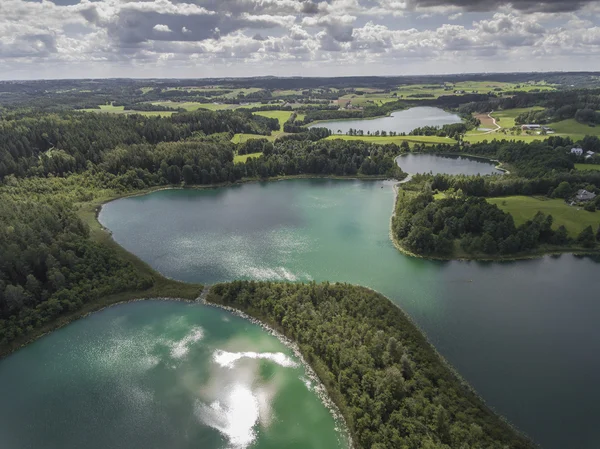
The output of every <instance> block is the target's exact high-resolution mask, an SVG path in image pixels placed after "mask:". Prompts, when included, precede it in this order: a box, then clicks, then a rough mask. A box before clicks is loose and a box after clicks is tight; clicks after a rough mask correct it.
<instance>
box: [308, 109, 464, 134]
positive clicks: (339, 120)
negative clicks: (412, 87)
mask: <svg viewBox="0 0 600 449" xmlns="http://www.w3.org/2000/svg"><path fill="white" fill-rule="evenodd" d="M422 108H429V109H438V110H441V111H443V112H445V113H447V114H453V115H455V116H457V117H458V118H459V120H458V121H456V122H454V123H464V120H463V119H462V118H461V117H460V116H459V115H458V114H457V113H456V111H452V110H451V109H449V108H443V107H438V106H428V105H420V104H415V105H408V106H406V107H405V108H403V109H395V110H393V111H390V112H389V113H387V114H385V115H377V116H372V117H347V118H333V119H324V120H315V121H313V122H310V123H308V124H306V125H304V126H307V127H308V128H309V129H310V128H329V127H328V126H318V125H322V124H323V123H344V122H348V121H365V122H367V121H372V120H377V119H384V118H391V117H393V114H395V113H396V112H408V111H410V110H412V109H422ZM436 126H439V127H440V128H441V126H442V125H436ZM419 127H420V126H416V127H415V128H413V129H412V130H414V129H417V128H419ZM329 129H330V128H329ZM330 130H331V129H330ZM357 130H362V129H361V128H357ZM412 130H410V131H401V132H400V134H401V133H406V135H408V133H409V132H411V131H412ZM378 131H380V130H378ZM332 135H338V136H340V135H345V134H336V133H334V132H333V131H332ZM365 136H367V134H365Z"/></svg>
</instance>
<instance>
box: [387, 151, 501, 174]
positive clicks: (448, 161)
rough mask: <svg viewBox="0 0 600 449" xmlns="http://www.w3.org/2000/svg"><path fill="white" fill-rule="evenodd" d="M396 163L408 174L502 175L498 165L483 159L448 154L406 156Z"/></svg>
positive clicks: (400, 157) (398, 159)
mask: <svg viewBox="0 0 600 449" xmlns="http://www.w3.org/2000/svg"><path fill="white" fill-rule="evenodd" d="M396 163H397V164H398V166H399V167H400V168H401V169H402V171H404V172H406V173H413V174H415V173H429V172H432V173H433V174H434V175H437V174H438V173H443V174H447V175H460V174H463V175H496V174H499V175H501V174H502V173H503V172H502V171H501V170H498V169H497V168H496V164H495V163H493V162H491V161H489V160H487V159H481V158H475V157H468V156H456V155H448V154H405V155H403V156H399V157H398V158H397V159H396Z"/></svg>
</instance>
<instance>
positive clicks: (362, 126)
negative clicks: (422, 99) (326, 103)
mask: <svg viewBox="0 0 600 449" xmlns="http://www.w3.org/2000/svg"><path fill="white" fill-rule="evenodd" d="M460 122H461V119H460V117H459V116H458V115H456V114H451V113H449V112H446V111H444V110H443V109H440V108H431V107H417V108H410V109H406V110H404V111H395V112H392V113H391V114H390V115H389V116H388V117H378V118H366V119H352V120H326V121H322V122H319V123H315V124H313V125H310V126H309V127H310V128H313V127H317V128H329V129H330V130H331V132H332V133H333V134H347V133H348V130H350V129H355V130H362V131H364V133H365V134H367V132H371V134H373V133H374V132H375V131H386V132H390V131H395V132H397V133H407V134H408V133H409V132H411V131H412V130H413V129H415V128H420V127H422V126H440V127H441V126H443V125H451V124H453V123H460Z"/></svg>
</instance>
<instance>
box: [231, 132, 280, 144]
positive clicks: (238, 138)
mask: <svg viewBox="0 0 600 449" xmlns="http://www.w3.org/2000/svg"><path fill="white" fill-rule="evenodd" d="M275 137H276V136H275V135H271V136H262V135H260V134H245V133H237V134H235V135H234V136H233V137H232V138H231V141H232V142H233V143H244V142H246V141H248V140H250V139H267V140H269V141H271V142H272V141H274V140H275Z"/></svg>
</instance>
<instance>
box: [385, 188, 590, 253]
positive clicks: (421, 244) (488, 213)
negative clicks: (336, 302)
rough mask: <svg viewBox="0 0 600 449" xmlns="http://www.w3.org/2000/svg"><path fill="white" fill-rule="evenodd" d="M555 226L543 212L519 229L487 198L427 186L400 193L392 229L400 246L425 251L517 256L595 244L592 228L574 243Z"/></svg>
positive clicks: (561, 227) (565, 231)
mask: <svg viewBox="0 0 600 449" xmlns="http://www.w3.org/2000/svg"><path fill="white" fill-rule="evenodd" d="M552 224H553V218H552V216H551V215H544V214H543V213H541V212H538V213H537V214H536V215H535V217H534V218H533V219H532V220H529V221H527V222H526V223H524V224H523V225H521V226H519V227H516V226H515V223H514V220H513V217H512V215H510V214H508V213H506V212H503V211H502V210H500V209H499V208H498V206H496V205H494V204H490V203H488V202H487V201H486V200H485V199H484V198H478V197H470V196H465V195H464V194H461V193H455V192H448V193H447V194H446V195H444V198H441V199H438V200H436V199H435V198H434V196H433V194H432V192H431V191H430V190H428V189H427V188H425V189H424V190H423V191H421V192H418V193H415V192H410V191H405V190H401V191H400V192H399V195H398V200H397V203H396V213H395V216H394V217H393V219H392V232H393V234H394V237H395V238H396V239H397V241H398V242H399V243H400V245H401V246H403V247H405V248H406V249H408V250H409V251H411V252H414V253H416V254H420V255H439V256H448V255H452V254H456V253H457V252H463V253H466V254H468V255H475V256H477V255H488V256H493V255H498V254H499V255H513V254H518V253H522V252H530V251H533V250H536V249H537V248H539V247H540V246H541V245H551V246H557V247H560V246H566V245H571V246H572V245H573V244H575V243H576V244H578V245H580V246H583V247H585V248H594V247H595V246H596V235H595V234H594V230H592V228H591V227H590V228H589V229H586V230H584V231H583V232H582V233H581V234H580V235H579V237H578V239H577V241H576V242H573V241H572V239H571V238H570V237H569V234H568V232H567V229H566V228H565V227H564V226H560V227H559V228H558V229H557V230H554V229H552ZM598 232H599V233H600V229H599V230H598ZM459 248H460V250H459Z"/></svg>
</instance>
